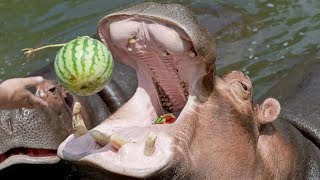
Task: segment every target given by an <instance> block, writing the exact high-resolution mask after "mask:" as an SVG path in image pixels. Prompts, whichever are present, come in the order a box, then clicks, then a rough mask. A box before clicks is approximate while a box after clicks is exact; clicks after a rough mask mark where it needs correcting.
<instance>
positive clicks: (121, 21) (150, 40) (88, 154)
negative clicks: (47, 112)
mask: <svg viewBox="0 0 320 180" xmlns="http://www.w3.org/2000/svg"><path fill="white" fill-rule="evenodd" d="M165 6H166V5H163V7H164V9H166V7H165ZM174 6H178V7H179V8H184V7H182V6H180V5H174ZM145 11H146V14H148V13H147V12H149V11H150V12H152V11H153V10H152V6H151V7H149V9H146V10H145ZM139 13H141V12H139ZM142 13H143V12H142ZM168 13H169V12H168ZM184 15H185V16H191V15H190V14H184ZM168 17H169V16H168ZM189 19H193V20H194V18H189ZM185 23H186V24H183V23H182V24H175V23H173V22H171V21H170V19H169V20H163V19H158V18H156V17H153V16H152V15H136V14H135V16H131V15H130V14H129V15H128V14H122V13H121V12H120V13H117V14H111V15H109V16H107V17H105V18H104V19H102V20H101V22H100V24H99V28H98V32H99V35H100V38H101V39H102V41H103V42H104V43H105V44H106V45H107V46H108V48H109V49H110V51H111V52H112V54H113V55H114V56H115V58H116V59H118V60H119V61H121V62H122V63H124V64H127V65H129V66H131V67H133V68H134V69H135V70H136V73H137V77H138V88H137V90H136V93H135V94H134V95H133V97H132V98H131V99H130V100H129V101H128V102H127V103H126V104H124V105H123V106H122V107H121V108H120V109H119V110H118V111H117V112H115V113H114V114H113V115H111V116H110V117H109V118H108V119H107V120H105V121H104V122H103V123H101V124H100V125H98V126H97V127H95V128H94V129H92V130H91V131H90V133H86V134H84V135H82V136H80V137H75V136H74V135H71V136H69V137H68V138H67V139H66V140H65V141H64V142H63V143H62V144H61V145H60V147H59V149H58V155H59V156H60V157H61V158H63V159H66V160H71V161H86V162H91V163H94V164H96V165H98V166H101V167H103V168H105V169H107V170H108V171H111V172H114V173H119V174H123V175H127V176H133V177H146V176H149V175H151V174H153V173H155V172H158V171H160V170H161V169H163V168H165V167H167V166H168V165H169V164H170V161H171V160H172V158H173V154H174V149H175V145H176V142H175V141H176V138H175V134H176V133H178V132H177V129H178V128H181V127H180V124H181V123H182V122H183V121H184V120H185V119H186V117H188V116H189V114H190V112H193V111H194V109H193V106H194V103H196V102H195V99H196V98H198V97H199V96H201V95H203V97H204V96H206V95H207V94H206V93H205V91H206V90H205V88H204V86H206V79H210V77H211V80H212V78H213V76H214V74H213V73H214V60H215V50H214V44H213V42H212V41H210V40H209V39H211V37H210V36H209V34H208V33H207V31H205V30H203V29H201V28H200V26H199V25H198V24H197V22H196V21H195V20H194V21H190V22H185ZM186 25H187V26H188V27H189V28H191V29H193V30H196V32H203V34H193V33H192V32H190V31H188V30H186V28H184V27H185V26H186ZM199 41H202V42H201V43H200V42H199ZM206 42H208V43H206ZM211 83H212V81H211ZM209 84H210V83H209ZM207 85H208V84H207ZM162 115H164V116H163V117H164V120H168V121H170V122H168V121H167V123H166V122H165V123H164V124H162V123H160V124H158V121H157V119H158V118H159V117H160V116H162ZM165 117H169V119H166V118H165ZM175 118H176V120H175V122H173V121H171V120H174V119H175ZM158 120H159V119H158Z"/></svg>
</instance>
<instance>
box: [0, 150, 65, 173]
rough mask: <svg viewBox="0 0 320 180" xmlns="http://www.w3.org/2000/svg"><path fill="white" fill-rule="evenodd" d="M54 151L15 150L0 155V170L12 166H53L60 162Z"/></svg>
mask: <svg viewBox="0 0 320 180" xmlns="http://www.w3.org/2000/svg"><path fill="white" fill-rule="evenodd" d="M56 152H57V151H56V150H46V149H34V148H15V149H11V150H9V151H7V152H5V153H3V154H0V169H4V168H6V167H9V166H11V165H14V164H21V163H24V164H54V163H57V162H59V161H60V158H59V157H58V156H57V153H56Z"/></svg>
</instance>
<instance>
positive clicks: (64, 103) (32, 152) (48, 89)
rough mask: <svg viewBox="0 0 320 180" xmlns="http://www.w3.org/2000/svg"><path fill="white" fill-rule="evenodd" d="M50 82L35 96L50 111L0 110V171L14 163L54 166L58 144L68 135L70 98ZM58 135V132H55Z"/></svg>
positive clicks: (43, 85)
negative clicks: (41, 99) (45, 104)
mask: <svg viewBox="0 0 320 180" xmlns="http://www.w3.org/2000/svg"><path fill="white" fill-rule="evenodd" d="M59 89H61V88H59V87H58V86H56V85H55V84H53V83H52V82H47V81H46V82H43V83H42V84H40V85H39V87H38V89H37V92H36V95H38V96H41V97H42V98H43V99H45V100H46V101H47V102H48V104H49V108H42V109H25V108H19V109H14V110H1V111H0V115H1V119H0V132H1V133H0V137H1V142H0V150H1V151H0V152H1V153H0V169H3V168H6V167H8V166H11V165H13V164H20V163H25V164H53V163H57V162H58V161H59V160H60V158H59V157H58V156H57V148H58V146H59V144H60V143H61V142H62V141H63V140H64V139H65V138H66V137H67V136H68V134H70V133H71V132H72V131H71V129H72V128H71V124H70V123H64V121H67V120H69V122H71V107H72V104H73V101H74V100H73V97H72V96H71V95H70V94H65V93H64V92H61V91H60V90H59ZM58 132H59V133H58Z"/></svg>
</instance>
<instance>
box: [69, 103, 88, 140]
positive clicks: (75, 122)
mask: <svg viewBox="0 0 320 180" xmlns="http://www.w3.org/2000/svg"><path fill="white" fill-rule="evenodd" d="M72 127H73V130H74V136H75V137H79V136H82V135H84V134H86V133H87V132H88V129H87V127H86V125H85V123H84V121H83V118H82V116H81V104H80V103H79V102H76V103H75V104H74V106H73V111H72Z"/></svg>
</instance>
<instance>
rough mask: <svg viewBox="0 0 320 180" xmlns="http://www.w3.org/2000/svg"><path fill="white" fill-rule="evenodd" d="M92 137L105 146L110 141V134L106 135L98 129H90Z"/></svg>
mask: <svg viewBox="0 0 320 180" xmlns="http://www.w3.org/2000/svg"><path fill="white" fill-rule="evenodd" d="M90 135H91V137H92V138H93V139H94V140H95V141H96V143H98V144H99V145H101V146H105V145H107V144H108V143H109V138H110V136H109V135H105V134H103V133H102V132H100V131H98V130H91V131H90Z"/></svg>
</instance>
